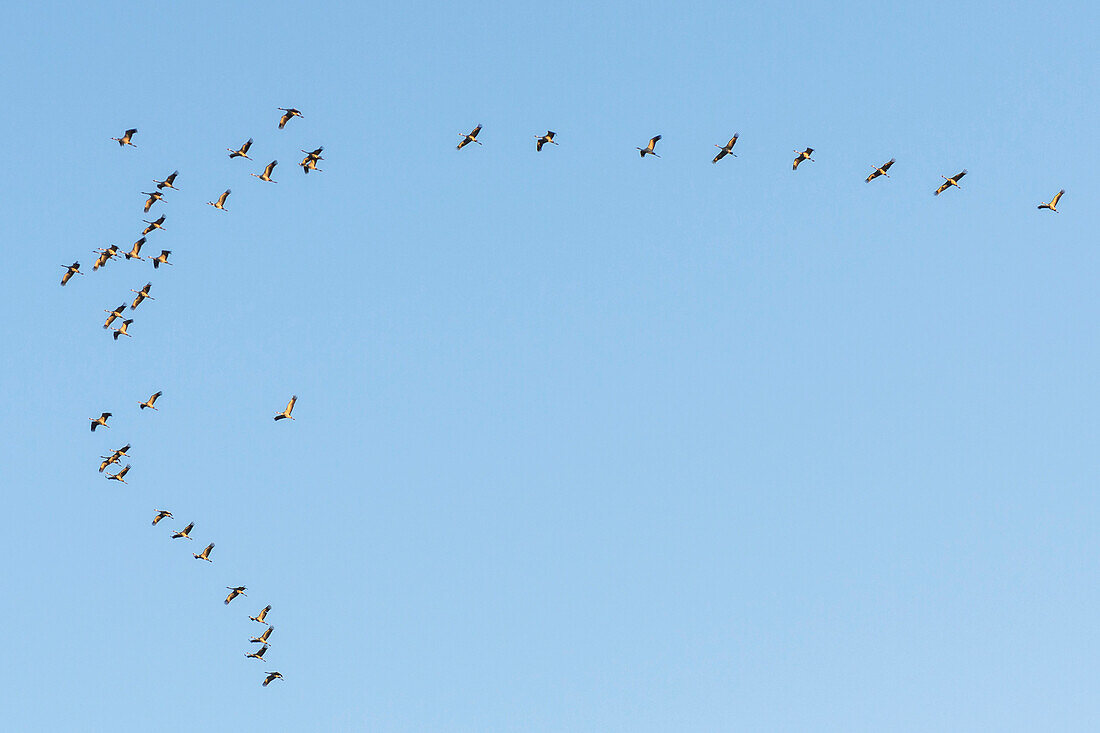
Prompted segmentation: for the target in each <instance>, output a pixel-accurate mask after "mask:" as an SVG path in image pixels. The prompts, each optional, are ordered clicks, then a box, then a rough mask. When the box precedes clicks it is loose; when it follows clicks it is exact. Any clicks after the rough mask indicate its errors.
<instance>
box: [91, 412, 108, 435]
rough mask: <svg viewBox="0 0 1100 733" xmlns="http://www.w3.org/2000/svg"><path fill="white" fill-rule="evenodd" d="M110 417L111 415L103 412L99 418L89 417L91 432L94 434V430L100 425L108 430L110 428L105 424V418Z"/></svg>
mask: <svg viewBox="0 0 1100 733" xmlns="http://www.w3.org/2000/svg"><path fill="white" fill-rule="evenodd" d="M110 416H111V413H109V412H104V413H103V414H102V415H100V416H99V417H89V418H88V419H89V420H91V421H92V432H93V433H94V432H95V429H96V428H98V427H99V426H100V425H102V426H103V427H105V428H107V429H108V430H109V429H110V428H111V426H110V425H108V424H107V418H109V417H110Z"/></svg>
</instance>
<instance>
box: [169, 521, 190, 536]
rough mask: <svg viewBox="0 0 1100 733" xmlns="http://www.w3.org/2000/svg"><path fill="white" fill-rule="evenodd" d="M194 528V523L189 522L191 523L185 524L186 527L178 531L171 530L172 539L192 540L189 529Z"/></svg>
mask: <svg viewBox="0 0 1100 733" xmlns="http://www.w3.org/2000/svg"><path fill="white" fill-rule="evenodd" d="M194 528H195V523H194V522H191V524H189V525H187V526H186V527H184V528H183V529H181V530H179V531H178V532H173V533H172V539H174V540H180V539H183V540H193V539H195V538H194V537H192V536H191V530H193V529H194Z"/></svg>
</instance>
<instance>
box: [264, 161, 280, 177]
mask: <svg viewBox="0 0 1100 733" xmlns="http://www.w3.org/2000/svg"><path fill="white" fill-rule="evenodd" d="M277 165H279V161H277V160H273V161H271V162H270V163H268V164H267V167H266V168H264V175H265V176H268V177H270V176H271V171H273V170H275V166H277Z"/></svg>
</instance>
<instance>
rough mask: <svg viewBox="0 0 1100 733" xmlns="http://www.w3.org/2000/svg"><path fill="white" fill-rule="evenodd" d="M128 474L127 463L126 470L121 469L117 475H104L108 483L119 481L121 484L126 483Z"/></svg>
mask: <svg viewBox="0 0 1100 733" xmlns="http://www.w3.org/2000/svg"><path fill="white" fill-rule="evenodd" d="M129 472H130V464H129V463H127V464H126V468H124V469H122V470H121V471H119V472H118V473H108V474H105V475H106V476H107V480H108V481H121V482H122V483H126V474H128V473H129Z"/></svg>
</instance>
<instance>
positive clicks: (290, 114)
mask: <svg viewBox="0 0 1100 733" xmlns="http://www.w3.org/2000/svg"><path fill="white" fill-rule="evenodd" d="M276 109H278V110H279V111H281V112H284V113H285V114H284V115H283V116H282V117H281V118H280V119H279V129H280V130H281V129H283V128H284V127H286V123H288V122H290V121H291V119H293V118H295V117H302V118H303V119H304V118H305V115H303V114H302V113H301V112H299V111H298V110H296V109H294V108H293V107H276Z"/></svg>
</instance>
